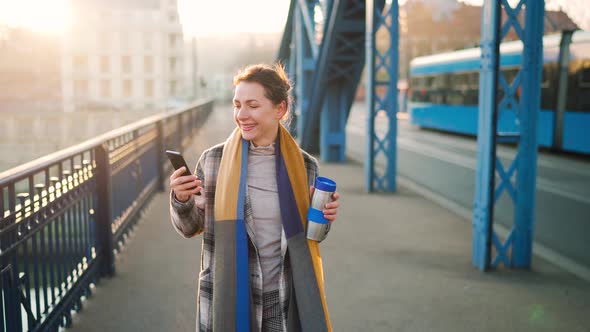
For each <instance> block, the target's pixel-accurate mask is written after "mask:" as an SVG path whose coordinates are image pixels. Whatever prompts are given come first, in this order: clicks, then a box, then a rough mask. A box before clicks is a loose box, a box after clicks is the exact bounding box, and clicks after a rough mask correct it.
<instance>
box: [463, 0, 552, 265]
mask: <svg viewBox="0 0 590 332" xmlns="http://www.w3.org/2000/svg"><path fill="white" fill-rule="evenodd" d="M525 2H526V11H525V23H526V29H523V28H522V26H521V25H520V23H519V22H518V20H517V16H518V13H519V12H520V10H522V8H523V5H524V4H525ZM501 3H502V6H503V7H504V9H505V11H506V13H507V14H508V15H507V16H508V20H507V21H506V23H505V24H504V26H502V27H500V2H499V1H486V2H484V7H483V15H482V39H481V74H480V80H479V105H480V109H479V113H478V114H479V122H478V124H479V125H478V133H477V134H478V137H477V141H478V160H477V173H476V192H475V204H474V205H475V208H474V215H473V256H472V262H473V264H474V265H475V266H477V267H478V268H479V269H481V270H483V271H485V270H488V269H489V268H490V267H497V266H498V265H499V264H500V263H503V264H504V265H505V266H507V267H523V268H529V267H530V265H531V259H532V241H533V227H534V210H535V209H534V201H535V179H536V170H537V118H538V113H539V109H540V100H541V70H542V62H543V52H542V50H543V39H542V36H543V17H544V7H545V2H544V1H534V0H529V1H524V0H522V1H520V2H519V3H518V4H517V5H516V7H515V8H512V7H510V4H508V2H507V1H506V0H502V2H501ZM510 27H513V28H514V30H515V31H516V32H517V34H518V35H519V37H520V38H522V40H523V44H524V48H523V61H522V63H523V65H522V69H521V70H520V72H518V73H517V74H516V76H515V78H514V80H513V82H512V83H511V84H510V85H509V84H508V83H507V82H506V80H505V78H504V75H503V74H502V73H501V72H500V66H499V63H500V62H501V61H500V59H499V57H500V52H499V44H500V40H501V39H502V38H503V37H504V35H505V34H506V32H507V31H508V30H509V29H510ZM498 83H500V84H499V86H500V87H501V88H502V90H503V91H504V97H503V100H502V101H501V102H500V106H499V105H498V104H497V99H496V97H497V93H498V89H497V88H496V87H497V86H498ZM519 85H520V88H521V90H522V95H521V96H520V100H519V102H516V99H515V93H516V91H517V90H516V87H518V86H519ZM507 104H510V105H511V107H512V108H514V109H515V110H516V112H517V114H518V119H519V123H520V131H519V132H516V133H503V132H499V128H498V127H497V125H498V124H497V121H498V108H499V107H503V106H505V105H507ZM505 137H509V138H510V139H512V140H515V141H518V153H517V155H516V157H515V159H514V160H513V161H512V163H511V164H510V166H509V167H508V168H507V169H506V168H505V167H504V165H503V164H502V162H501V161H500V159H499V158H497V156H496V142H497V141H500V140H501V139H503V138H505ZM496 171H497V173H498V177H499V180H500V183H499V186H498V187H497V188H496V183H495V178H496ZM514 173H516V183H514V182H513V181H512V177H513V176H514ZM504 191H506V192H508V194H509V195H510V198H511V199H512V201H513V202H514V204H515V221H514V226H513V228H512V230H511V231H510V233H509V235H508V237H507V238H506V240H505V242H504V243H501V241H500V240H499V238H498V236H497V234H496V232H495V231H494V229H493V209H494V204H495V202H496V201H497V200H498V198H499V197H500V195H501V194H502V193H503V192H504ZM492 246H494V247H495V249H496V253H497V256H496V257H495V258H494V259H493V260H492Z"/></svg>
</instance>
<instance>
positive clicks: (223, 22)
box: [0, 0, 590, 35]
mask: <svg viewBox="0 0 590 332" xmlns="http://www.w3.org/2000/svg"><path fill="white" fill-rule="evenodd" d="M70 1H72V0H70ZM73 1H75V0H73ZM289 1H290V0H178V7H179V13H180V19H181V22H182V24H183V27H184V31H185V33H186V34H189V35H210V34H216V33H229V32H238V31H243V32H281V31H282V30H283V28H284V26H285V20H286V18H287V11H288V9H289ZM405 1H406V0H402V1H400V2H405ZM409 1H412V0H409ZM460 1H462V2H465V3H468V4H476V5H481V4H482V3H483V0H460ZM514 1H517V0H510V2H514ZM67 2H68V0H0V23H8V24H9V25H13V26H14V25H20V26H25V27H29V28H33V29H34V30H37V31H41V32H47V33H52V34H59V33H60V32H61V31H63V29H64V26H65V24H67V22H68V13H67V6H66V4H67ZM546 3H547V8H548V9H552V10H556V9H559V8H560V7H561V8H562V9H563V10H564V11H565V12H566V13H568V15H570V17H571V18H572V19H573V20H574V22H576V23H577V24H578V25H580V26H581V27H582V28H583V29H586V30H590V0H546ZM31 8H34V9H35V10H31Z"/></svg>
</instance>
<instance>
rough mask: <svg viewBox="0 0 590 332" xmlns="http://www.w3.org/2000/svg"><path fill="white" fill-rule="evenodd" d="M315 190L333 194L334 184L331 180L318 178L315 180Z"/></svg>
mask: <svg viewBox="0 0 590 332" xmlns="http://www.w3.org/2000/svg"><path fill="white" fill-rule="evenodd" d="M315 188H316V189H319V190H322V191H326V192H335V191H336V182H335V181H334V180H332V179H328V178H326V177H323V176H318V177H317V178H316V179H315Z"/></svg>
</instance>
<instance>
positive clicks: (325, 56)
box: [279, 0, 384, 161]
mask: <svg viewBox="0 0 590 332" xmlns="http://www.w3.org/2000/svg"><path fill="white" fill-rule="evenodd" d="M381 2H383V3H384V1H381ZM382 9H383V6H381V8H380V10H382ZM314 10H315V11H314ZM318 10H320V11H321V13H322V15H320V16H321V17H323V20H322V22H321V23H323V28H321V29H317V26H315V25H314V24H315V22H314V18H316V17H318V16H316V15H315V14H316V12H317V11H318ZM365 14H366V13H365V1H364V0H331V1H319V2H317V1H305V0H292V1H291V7H290V10H289V18H288V22H287V25H289V26H287V27H286V28H285V33H284V34H283V40H282V42H281V48H280V50H279V60H281V61H283V62H285V63H289V66H288V68H289V75H290V78H291V79H292V80H293V81H294V82H295V93H294V95H295V99H296V108H295V115H296V117H297V125H296V131H297V136H298V139H299V143H300V144H301V146H302V147H303V148H304V149H306V150H308V151H309V152H312V153H317V152H318V151H319V152H320V157H321V159H322V160H323V161H344V160H345V148H346V134H345V131H344V129H345V126H346V121H347V119H348V115H349V113H350V107H351V106H352V103H353V100H354V95H355V92H356V88H357V86H358V83H359V81H360V77H361V73H362V69H363V66H364V64H365ZM314 33H315V34H314ZM310 36H313V38H310ZM287 45H291V47H288V46H287Z"/></svg>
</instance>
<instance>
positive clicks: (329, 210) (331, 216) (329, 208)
mask: <svg viewBox="0 0 590 332" xmlns="http://www.w3.org/2000/svg"><path fill="white" fill-rule="evenodd" d="M314 189H315V188H314V187H313V186H311V187H309V196H310V197H312V196H313V191H314ZM339 199H340V194H339V193H338V192H337V191H336V192H334V193H333V194H332V201H331V202H330V203H328V204H326V206H324V210H323V212H324V218H326V219H328V221H329V222H330V224H331V223H332V222H334V220H336V214H337V213H338V207H339V206H340V203H339V202H338V200H339Z"/></svg>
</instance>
